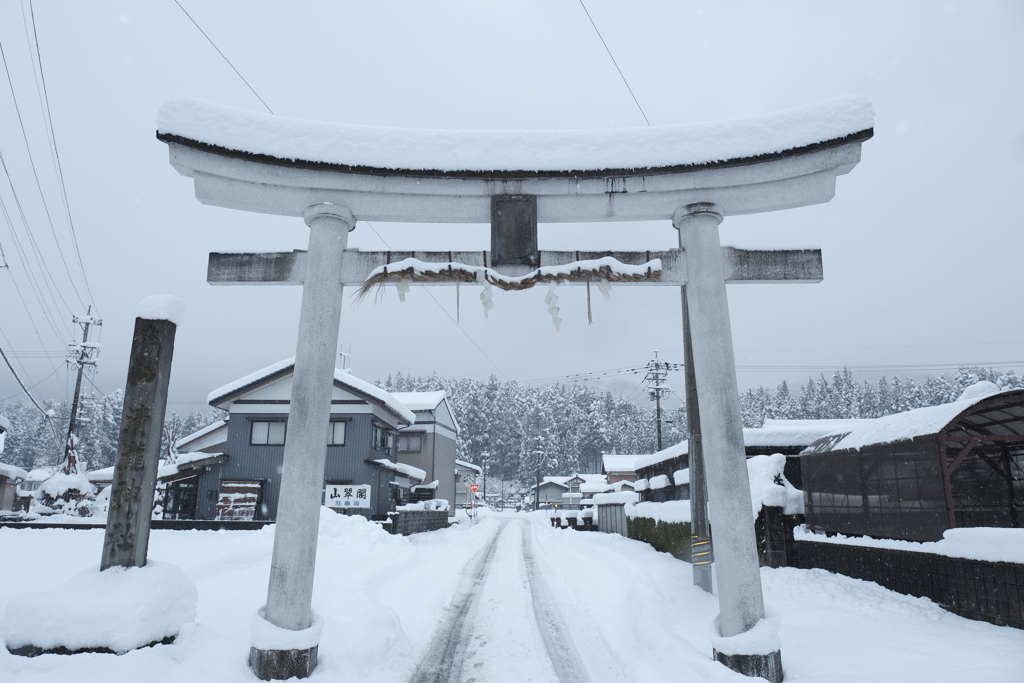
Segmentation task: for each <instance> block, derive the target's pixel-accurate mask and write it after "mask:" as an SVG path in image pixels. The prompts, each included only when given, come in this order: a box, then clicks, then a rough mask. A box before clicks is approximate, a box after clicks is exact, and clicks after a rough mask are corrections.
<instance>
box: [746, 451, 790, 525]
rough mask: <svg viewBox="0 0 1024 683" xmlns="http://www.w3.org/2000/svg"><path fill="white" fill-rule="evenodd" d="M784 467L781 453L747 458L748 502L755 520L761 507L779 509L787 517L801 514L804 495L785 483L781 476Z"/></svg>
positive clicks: (783, 457) (783, 458)
mask: <svg viewBox="0 0 1024 683" xmlns="http://www.w3.org/2000/svg"><path fill="white" fill-rule="evenodd" d="M785 467H786V456H784V455H782V454H781V453H776V454H774V455H755V456H754V457H752V458H747V476H748V477H749V479H750V502H751V505H752V506H753V509H754V517H755V518H756V517H757V514H758V513H759V512H760V511H761V508H762V507H763V506H768V507H780V508H782V511H783V512H784V513H785V514H787V515H796V514H803V511H804V494H803V492H802V491H799V490H798V489H796V488H793V485H792V484H790V483H789V482H788V481H786V477H785V476H783V474H782V471H783V469H785ZM779 482H781V483H779Z"/></svg>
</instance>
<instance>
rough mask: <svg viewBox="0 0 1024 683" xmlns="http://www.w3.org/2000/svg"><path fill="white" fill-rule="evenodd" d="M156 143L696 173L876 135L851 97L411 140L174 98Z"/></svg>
mask: <svg viewBox="0 0 1024 683" xmlns="http://www.w3.org/2000/svg"><path fill="white" fill-rule="evenodd" d="M156 125H157V133H158V134H160V135H172V136H178V137H182V138H187V139H189V140H194V141H197V142H201V143H206V144H209V145H214V146H217V147H222V148H224V149H229V150H238V151H241V152H247V153H250V154H261V155H267V156H270V157H274V158H277V159H283V160H304V161H313V162H323V163H328V164H342V165H346V166H357V167H359V166H366V167H372V168H385V169H408V170H434V171H586V170H605V169H635V168H661V167H667V166H668V167H671V166H681V165H702V164H708V163H713V162H717V161H727V160H731V159H744V158H749V157H756V156H759V155H763V154H774V153H778V152H784V151H787V150H793V149H799V148H801V147H806V146H808V145H813V144H815V143H819V142H825V141H829V140H837V139H841V138H844V137H846V136H848V135H851V134H853V133H859V132H861V131H865V130H868V129H870V128H872V127H873V126H874V113H873V112H872V110H871V102H869V101H868V100H867V99H866V98H864V97H860V96H854V95H848V96H845V97H838V98H835V99H831V100H826V101H824V102H818V103H816V104H811V105H807V106H803V107H798V108H794V109H787V110H784V111H779V112H774V113H770V114H762V115H759V116H749V117H745V118H734V119H729V120H725V121H715V122H709V123H698V124H684V125H674V126H651V127H647V128H625V129H594V130H525V131H511V130H502V131H493V130H492V131H485V130H415V129H400V128H383V127H378V126H355V125H347V124H343V123H328V122H320V121H304V120H301V119H294V118H288V117H285V116H270V115H267V114H263V113H260V112H251V111H245V110H243V109H236V108H234V107H226V106H223V105H218V104H213V103H210V102H204V101H202V100H198V99H193V98H178V99H174V100H171V101H169V102H167V103H165V104H164V105H163V106H162V107H160V114H159V117H158V118H157V124H156Z"/></svg>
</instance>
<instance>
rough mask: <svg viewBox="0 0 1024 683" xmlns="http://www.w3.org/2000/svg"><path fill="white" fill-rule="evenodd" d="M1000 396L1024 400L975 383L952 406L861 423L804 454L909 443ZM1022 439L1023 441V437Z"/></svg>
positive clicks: (1023, 395) (1023, 392) (988, 384)
mask: <svg viewBox="0 0 1024 683" xmlns="http://www.w3.org/2000/svg"><path fill="white" fill-rule="evenodd" d="M999 393H1005V394H1019V396H1020V397H1021V399H1022V400H1024V390H1021V389H1016V390H1011V391H1007V392H1000V390H999V387H997V386H996V385H995V384H992V383H991V382H978V383H977V384H974V385H972V386H970V387H967V389H965V390H964V392H963V394H961V395H960V397H959V398H958V399H957V400H956V401H953V402H952V403H943V404H941V405H937V406H927V407H925V408H916V409H914V410H908V411H905V412H902V413H895V414H893V415H886V416H884V417H879V418H875V419H873V420H861V421H860V422H859V423H858V424H857V425H855V426H854V427H853V428H852V429H849V430H837V431H835V432H833V433H831V434H829V435H826V436H823V437H822V438H821V439H819V440H818V441H816V442H815V443H814V444H813V445H812V446H810V447H809V448H808V449H807V450H806V451H805V453H823V452H828V451H844V450H848V449H852V450H860V449H861V448H864V447H865V446H872V445H875V444H883V443H892V442H894V441H909V440H911V439H913V438H915V437H918V436H926V435H928V434H938V433H939V432H940V431H942V430H943V429H944V428H945V427H946V426H947V425H949V424H950V423H952V422H953V421H954V420H956V419H957V417H958V416H959V415H960V414H961V413H963V412H965V411H967V410H970V409H971V408H972V407H974V406H975V405H977V404H978V403H981V402H982V401H984V400H986V399H989V398H991V397H993V396H995V395H996V394H999ZM1021 439H1022V440H1024V436H1022V437H1021Z"/></svg>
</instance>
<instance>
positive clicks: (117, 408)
mask: <svg viewBox="0 0 1024 683" xmlns="http://www.w3.org/2000/svg"><path fill="white" fill-rule="evenodd" d="M42 405H43V408H45V409H46V410H47V412H49V413H50V414H51V415H52V417H51V418H49V419H47V418H46V417H45V416H44V415H43V414H42V413H41V412H39V409H38V408H36V407H35V406H34V405H33V404H32V403H30V402H29V401H18V402H6V403H0V415H3V416H4V417H6V418H7V419H9V420H10V421H11V431H10V432H9V433H8V434H7V435H6V436H5V447H4V455H3V461H4V462H6V463H10V464H12V465H17V466H18V467H21V468H22V469H32V468H33V467H47V466H52V465H59V464H60V463H61V462H62V461H63V459H64V441H65V439H67V432H68V420H69V419H70V416H71V401H53V400H50V401H43V402H42ZM123 406H124V391H122V390H121V389H116V390H114V391H111V392H110V393H108V394H83V395H82V398H81V401H80V402H79V406H78V419H79V429H78V447H77V449H76V451H77V453H78V458H79V462H81V463H84V465H85V466H86V468H87V469H88V470H97V469H101V468H103V467H110V466H111V465H113V464H114V458H116V457H117V439H118V435H119V433H120V431H121V409H122V407H123ZM219 419H223V416H222V414H218V413H214V412H202V413H200V412H196V413H191V414H189V415H185V416H180V415H178V413H173V412H172V413H171V414H170V415H168V416H167V417H166V419H165V420H164V429H163V435H162V442H161V447H160V453H161V457H164V458H166V457H172V458H173V455H174V453H173V446H174V442H175V441H177V440H178V439H180V438H182V437H183V436H188V435H189V434H191V433H192V432H195V431H197V430H199V429H202V428H203V427H205V426H206V425H208V424H210V423H212V422H215V421H216V420H219Z"/></svg>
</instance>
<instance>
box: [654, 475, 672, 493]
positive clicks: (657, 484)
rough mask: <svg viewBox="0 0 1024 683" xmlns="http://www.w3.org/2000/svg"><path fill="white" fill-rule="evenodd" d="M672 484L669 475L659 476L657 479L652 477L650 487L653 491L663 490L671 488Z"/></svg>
mask: <svg viewBox="0 0 1024 683" xmlns="http://www.w3.org/2000/svg"><path fill="white" fill-rule="evenodd" d="M671 484H672V482H671V481H669V478H668V475H667V474H659V475H658V476H656V477H651V480H650V484H649V485H650V487H651V490H657V489H663V488H665V487H666V486H671Z"/></svg>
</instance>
